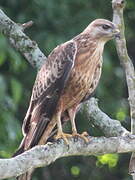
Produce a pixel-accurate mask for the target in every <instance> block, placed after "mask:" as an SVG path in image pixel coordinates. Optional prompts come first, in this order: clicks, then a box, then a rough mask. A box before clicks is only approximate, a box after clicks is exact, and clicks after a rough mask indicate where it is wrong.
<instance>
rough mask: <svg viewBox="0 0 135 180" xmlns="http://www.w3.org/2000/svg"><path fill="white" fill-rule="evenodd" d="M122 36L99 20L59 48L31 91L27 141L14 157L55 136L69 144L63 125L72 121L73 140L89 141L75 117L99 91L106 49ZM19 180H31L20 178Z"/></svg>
mask: <svg viewBox="0 0 135 180" xmlns="http://www.w3.org/2000/svg"><path fill="white" fill-rule="evenodd" d="M118 34H119V30H118V29H117V27H116V26H115V24H113V23H112V22H110V21H108V20H105V19H96V20H94V21H93V22H92V23H90V24H89V25H88V26H87V27H86V29H85V30H84V31H83V32H82V33H80V34H79V35H77V36H76V37H74V38H73V39H71V40H69V41H67V42H65V43H63V44H61V45H59V46H57V47H56V48H55V49H54V50H53V51H52V52H51V53H50V55H49V56H48V58H47V60H46V61H45V63H44V64H43V66H42V67H41V69H40V70H39V72H38V74H37V77H36V81H35V84H34V87H33V90H32V96H31V100H30V104H29V108H28V111H27V114H26V117H25V119H24V123H23V127H22V131H23V135H24V138H23V140H22V143H21V145H20V147H19V149H18V151H17V152H16V153H15V155H14V156H16V155H18V154H20V153H22V152H24V151H26V150H28V149H30V148H32V147H33V146H35V145H39V144H45V143H46V142H47V141H48V139H49V138H50V137H51V136H52V135H53V134H55V133H54V132H56V135H55V139H59V138H63V139H64V141H65V142H66V143H68V137H70V136H71V135H70V134H65V133H64V132H63V130H62V123H63V122H64V121H66V120H67V119H70V121H71V126H72V136H79V137H82V138H83V139H84V140H86V141H87V137H86V133H82V134H78V132H77V129H76V124H75V115H76V112H77V109H78V107H79V105H80V104H81V103H82V102H84V101H86V100H87V99H89V97H90V95H91V94H92V92H93V91H94V90H95V88H96V87H97V84H98V82H99V79H100V75H101V69H102V54H103V49H104V45H105V43H106V42H107V41H109V40H111V39H113V38H114V37H115V36H117V35H118ZM21 177H24V176H20V179H19V180H22V179H23V180H24V179H25V180H28V178H27V177H26V176H25V178H21Z"/></svg>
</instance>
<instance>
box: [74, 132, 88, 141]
mask: <svg viewBox="0 0 135 180" xmlns="http://www.w3.org/2000/svg"><path fill="white" fill-rule="evenodd" d="M72 136H73V137H80V138H82V139H83V140H84V141H85V142H86V143H88V142H89V139H88V138H87V136H88V133H87V132H83V133H82V134H78V133H77V132H73V134H72Z"/></svg>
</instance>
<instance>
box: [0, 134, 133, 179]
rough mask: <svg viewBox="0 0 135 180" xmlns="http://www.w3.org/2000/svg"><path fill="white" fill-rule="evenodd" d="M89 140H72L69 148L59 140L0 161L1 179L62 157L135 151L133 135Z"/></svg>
mask: <svg viewBox="0 0 135 180" xmlns="http://www.w3.org/2000/svg"><path fill="white" fill-rule="evenodd" d="M88 138H89V143H88V144H86V143H85V142H84V141H83V140H82V139H80V138H78V139H74V138H70V139H69V146H67V145H65V143H64V142H63V140H59V141H58V142H55V143H53V144H51V143H48V144H46V145H42V146H36V147H34V148H32V149H31V150H29V151H27V152H24V153H23V154H21V155H19V156H16V157H14V158H11V159H0V166H1V168H0V179H4V178H10V177H15V176H18V175H20V174H22V173H24V172H26V171H28V170H30V169H32V168H37V167H42V166H47V165H49V164H50V163H52V162H54V161H55V160H56V159H58V158H61V157H67V156H79V155H85V156H86V155H87V156H90V155H99V154H106V153H127V152H131V151H135V136H133V135H132V138H131V137H129V136H123V137H110V138H106V137H98V138H97V137H88ZM5 169H6V171H5Z"/></svg>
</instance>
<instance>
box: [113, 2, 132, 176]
mask: <svg viewBox="0 0 135 180" xmlns="http://www.w3.org/2000/svg"><path fill="white" fill-rule="evenodd" d="M112 7H113V22H114V23H115V24H116V25H117V26H118V27H119V29H120V38H119V39H116V48H117V52H118V56H119V59H120V62H121V64H122V66H123V69H124V71H125V74H126V81H127V86H128V93H129V98H128V100H129V106H130V115H131V133H132V134H135V70H134V66H133V63H132V61H131V59H130V58H129V56H128V53H127V47H126V39H125V34H124V30H125V26H124V18H123V10H124V7H125V1H124V0H113V1H112ZM129 173H130V174H131V173H135V153H133V154H132V158H131V161H130V165H129ZM134 176H135V175H134ZM134 179H135V177H134Z"/></svg>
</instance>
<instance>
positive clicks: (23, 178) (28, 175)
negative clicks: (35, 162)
mask: <svg viewBox="0 0 135 180" xmlns="http://www.w3.org/2000/svg"><path fill="white" fill-rule="evenodd" d="M33 171H34V169H31V170H29V171H27V172H26V173H25V174H22V175H20V176H18V177H17V178H16V180H31V177H32V173H33Z"/></svg>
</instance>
